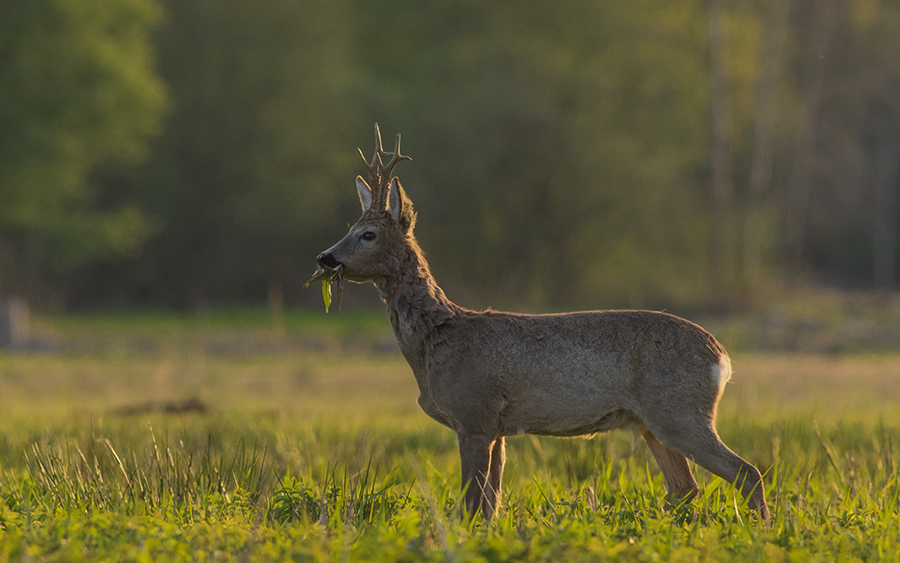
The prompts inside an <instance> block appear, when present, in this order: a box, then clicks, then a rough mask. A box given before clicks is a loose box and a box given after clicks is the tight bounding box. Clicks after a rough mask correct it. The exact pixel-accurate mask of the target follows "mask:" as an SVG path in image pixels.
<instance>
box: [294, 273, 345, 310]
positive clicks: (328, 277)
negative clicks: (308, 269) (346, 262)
mask: <svg viewBox="0 0 900 563" xmlns="http://www.w3.org/2000/svg"><path fill="white" fill-rule="evenodd" d="M343 270H344V266H343V264H342V265H339V266H338V267H337V268H328V267H326V266H322V267H320V268H319V269H317V270H316V272H315V273H314V274H313V277H311V278H309V280H307V282H306V283H305V284H303V287H309V285H310V284H311V283H313V282H314V281H318V280H322V301H324V302H325V313H326V314H327V313H328V309H330V308H331V295H332V289H331V284H335V289H334V297H335V299H336V300H337V304H338V309H340V308H341V294H342V293H343V291H344V275H343V273H344V272H343Z"/></svg>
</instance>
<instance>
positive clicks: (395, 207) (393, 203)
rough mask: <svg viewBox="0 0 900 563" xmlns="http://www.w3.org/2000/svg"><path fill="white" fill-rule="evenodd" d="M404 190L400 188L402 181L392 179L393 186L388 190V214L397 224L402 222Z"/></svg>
mask: <svg viewBox="0 0 900 563" xmlns="http://www.w3.org/2000/svg"><path fill="white" fill-rule="evenodd" d="M402 189H403V188H401V187H400V180H398V179H397V178H392V179H391V186H390V188H388V213H390V214H391V217H393V218H394V221H396V222H397V223H399V222H400V212H401V211H403V193H402V191H401V190H402Z"/></svg>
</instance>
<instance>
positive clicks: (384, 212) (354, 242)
mask: <svg viewBox="0 0 900 563" xmlns="http://www.w3.org/2000/svg"><path fill="white" fill-rule="evenodd" d="M359 154H360V156H362V158H363V165H364V166H365V168H366V171H367V172H368V176H369V181H368V183H367V182H366V181H365V180H363V178H362V176H357V177H356V189H357V191H358V192H359V202H360V204H361V205H362V211H363V213H362V216H361V217H360V218H359V220H358V221H357V222H356V224H354V225H353V226H352V227H351V228H350V231H349V232H348V233H347V234H346V235H345V236H344V238H342V239H341V240H340V241H338V243H337V244H335V245H334V246H332V247H331V248H329V249H328V250H326V251H325V252H323V253H321V254H319V256H318V257H317V258H316V259H317V260H318V262H319V265H321V266H322V267H325V268H331V269H337V268H339V267H342V272H343V276H344V277H345V278H347V279H348V280H350V281H355V282H368V281H376V282H377V281H378V280H379V279H382V278H384V277H385V276H387V275H390V274H391V273H392V272H396V271H397V267H398V264H399V256H398V251H399V249H400V248H402V247H403V242H404V241H405V240H406V238H407V237H412V232H413V227H414V226H415V222H416V214H415V212H414V211H413V207H412V203H411V202H410V201H409V199H408V198H407V197H406V194H405V193H404V192H403V188H402V187H401V186H400V181H399V180H398V179H397V178H396V177H392V176H391V174H392V172H393V170H394V167H395V166H396V165H397V163H398V162H400V161H401V160H412V159H411V158H410V157H408V156H405V155H402V154H400V134H399V133H398V134H397V139H396V142H395V144H394V151H393V152H387V151H385V150H384V149H383V148H382V146H381V132H380V131H379V129H378V124H377V123H376V124H375V154H374V155H373V156H372V160H371V162H369V161H366V157H365V156H364V155H363V153H362V150H360V151H359ZM388 158H389V159H390V160H388V161H387V164H385V159H388Z"/></svg>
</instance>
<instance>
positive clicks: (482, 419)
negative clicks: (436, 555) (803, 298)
mask: <svg viewBox="0 0 900 563" xmlns="http://www.w3.org/2000/svg"><path fill="white" fill-rule="evenodd" d="M398 147H399V139H398ZM398 152H399V148H398ZM357 187H358V189H359V190H360V199H361V201H362V203H363V209H364V211H363V215H362V217H360V219H359V221H357V222H356V224H355V225H354V226H353V227H352V228H351V229H350V232H349V233H348V234H347V235H346V236H345V237H344V238H343V239H342V240H341V241H340V242H338V243H337V244H335V245H334V246H333V247H332V248H330V249H329V250H327V251H325V252H324V253H322V254H321V255H320V256H319V261H320V262H321V263H322V264H323V265H327V266H330V267H335V266H336V265H338V264H342V265H343V272H344V275H345V276H346V277H347V279H349V280H351V281H356V282H369V281H371V282H373V283H374V284H375V285H376V286H377V288H378V291H379V292H380V294H381V298H382V299H383V300H384V302H385V303H386V304H387V308H388V312H389V314H390V318H391V325H392V327H393V329H394V334H395V335H396V337H397V342H398V343H399V345H400V349H401V351H402V352H403V355H404V356H405V357H406V360H407V361H408V362H409V365H410V367H411V368H412V371H413V373H414V375H415V377H416V381H417V382H418V385H419V391H420V394H419V405H420V406H421V407H422V409H423V410H424V411H425V412H426V413H427V414H428V415H429V416H431V417H432V418H434V419H435V420H437V421H438V422H440V423H441V424H444V425H446V426H448V427H450V428H451V429H453V430H454V431H455V432H456V434H457V437H458V441H459V450H460V459H461V466H462V483H463V488H464V489H465V491H466V493H465V505H466V509H467V510H468V512H469V514H470V515H472V516H474V515H475V513H476V512H477V511H479V510H480V511H481V512H482V514H483V515H484V517H485V519H488V520H489V519H490V518H491V516H492V515H493V513H494V511H495V510H496V508H497V507H498V505H499V503H500V491H501V480H502V473H503V466H504V463H505V452H504V437H505V436H511V435H516V434H522V433H530V434H545V435H553V436H577V435H584V434H592V433H595V432H603V431H608V430H613V429H616V428H629V429H632V430H634V431H635V432H637V433H640V434H641V435H642V436H643V438H644V440H645V441H646V443H647V445H648V446H649V448H650V451H651V452H652V454H653V456H654V458H655V459H656V460H657V462H658V463H659V466H660V468H661V469H662V471H663V474H664V476H665V479H666V483H667V486H668V489H669V499H668V501H669V503H670V504H673V503H680V502H685V501H688V500H690V499H691V498H693V497H694V496H695V495H696V494H697V483H696V481H695V480H694V477H693V475H692V474H691V469H690V466H689V465H688V459H690V460H693V461H694V462H696V463H697V464H698V465H700V466H702V467H704V468H706V469H707V470H709V471H711V472H712V473H714V474H716V475H718V476H720V477H722V478H723V479H725V480H726V481H729V482H731V483H736V484H737V485H738V486H739V487H740V488H741V491H742V493H743V494H744V495H745V496H747V497H749V505H750V506H751V507H752V508H754V509H755V510H757V511H759V513H760V515H761V517H762V518H763V519H767V518H768V517H769V510H768V508H767V506H766V501H765V496H764V494H763V485H762V479H761V476H760V473H759V471H758V470H757V469H756V468H755V467H754V466H753V465H751V464H750V463H748V462H746V461H744V460H743V459H741V458H740V457H738V456H737V455H736V454H734V453H733V452H732V451H731V450H730V449H728V447H727V446H725V444H723V443H722V441H721V440H720V439H719V436H718V434H717V433H716V430H715V426H714V424H715V416H716V405H717V403H718V401H719V397H720V395H721V391H722V387H723V385H724V381H722V382H720V381H719V380H718V379H716V378H715V377H714V374H719V375H720V377H722V378H726V380H727V377H729V376H730V373H731V364H730V360H729V359H728V354H727V353H726V352H725V349H724V348H723V347H722V346H721V345H720V344H719V343H718V342H717V341H716V340H715V338H713V337H712V335H710V334H709V333H708V332H706V331H705V330H703V329H702V328H700V327H699V326H697V325H695V324H693V323H691V322H688V321H686V320H684V319H680V318H678V317H675V316H672V315H668V314H665V313H657V312H650V311H594V312H581V313H569V314H559V315H519V314H513V313H500V312H495V311H484V312H476V311H471V310H468V309H464V308H462V307H459V306H457V305H455V304H454V303H452V302H451V301H450V300H449V299H447V297H446V296H445V295H444V292H443V291H442V290H441V289H440V288H439V287H438V286H437V284H435V282H434V279H433V278H432V276H431V273H430V271H429V269H428V264H427V263H426V261H425V258H424V255H423V253H422V251H421V249H420V248H419V246H418V244H417V242H416V239H415V237H414V236H413V226H414V224H415V214H414V212H413V209H412V204H411V203H410V202H409V200H408V199H407V197H406V195H405V193H404V191H403V188H402V187H401V186H400V183H399V181H397V179H396V178H394V179H393V180H392V181H391V183H390V187H389V191H390V193H389V194H378V195H381V197H376V198H372V197H371V196H372V194H371V193H369V194H367V193H366V192H365V190H366V189H367V185H366V183H365V182H364V181H363V180H362V178H357ZM373 201H374V202H375V203H374V204H373V203H372V202H373ZM379 202H385V203H379ZM367 203H368V206H367ZM366 233H373V234H374V239H372V235H368V234H366ZM369 239H371V240H369Z"/></svg>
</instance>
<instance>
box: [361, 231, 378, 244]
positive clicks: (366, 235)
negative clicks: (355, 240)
mask: <svg viewBox="0 0 900 563" xmlns="http://www.w3.org/2000/svg"><path fill="white" fill-rule="evenodd" d="M359 238H361V239H363V240H366V241H369V242H371V241H373V240H375V239H376V238H378V235H376V234H375V233H373V232H372V231H366V232H364V233H363V234H361V235H360V236H359Z"/></svg>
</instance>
